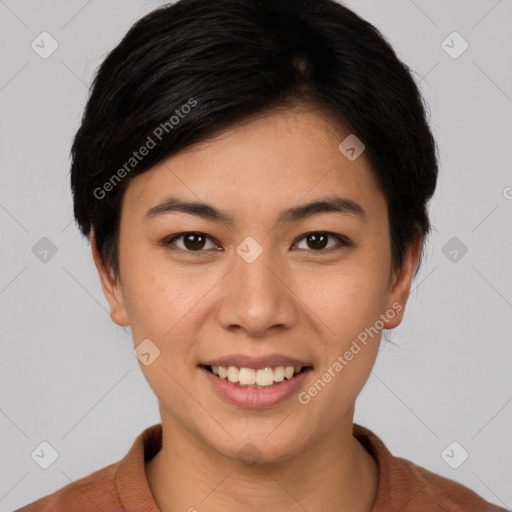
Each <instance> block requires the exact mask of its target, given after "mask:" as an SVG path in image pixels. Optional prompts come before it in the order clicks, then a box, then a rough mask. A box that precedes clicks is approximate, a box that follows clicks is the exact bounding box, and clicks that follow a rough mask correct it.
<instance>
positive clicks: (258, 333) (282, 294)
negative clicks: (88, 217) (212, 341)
mask: <svg viewBox="0 0 512 512" xmlns="http://www.w3.org/2000/svg"><path fill="white" fill-rule="evenodd" d="M233 264H234V268H233V269H232V271H231V272H230V273H229V277H228V280H227V281H226V284H225V286H224V289H223V293H222V296H221V297H220V298H219V302H218V303H217V305H216V307H215V311H216V315H217V321H218V322H219V324H220V325H221V326H222V327H223V328H224V329H227V330H230V331H237V330H244V331H246V333H247V334H248V335H249V336H251V337H263V336H268V334H269V332H270V331H279V330H286V329H289V328H291V327H293V325H295V324H296V322H297V319H298V317H299V315H298V309H297V302H296V301H297V298H296V297H295V295H294V293H293V290H292V287H291V286H290V284H291V283H289V282H287V281H289V276H288V275H287V273H286V272H285V271H284V270H283V265H279V264H278V262H277V261H275V260H274V259H273V258H272V254H271V251H270V250H269V251H265V250H263V252H262V253H261V254H260V256H259V257H258V258H257V259H256V260H254V261H252V262H248V261H246V260H244V259H243V258H242V257H239V255H238V254H236V255H235V257H234V263H233Z"/></svg>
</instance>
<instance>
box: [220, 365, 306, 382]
mask: <svg viewBox="0 0 512 512" xmlns="http://www.w3.org/2000/svg"><path fill="white" fill-rule="evenodd" d="M211 369H212V372H213V373H214V374H215V375H218V376H219V377H220V378H221V379H225V378H226V377H227V379H228V380H229V382H231V383H232V384H238V385H240V386H250V387H258V386H272V385H273V384H274V383H276V382H282V381H283V380H284V379H285V378H286V379H291V378H292V377H293V376H294V375H297V374H298V373H299V372H300V371H301V369H302V366H295V367H294V366H286V367H285V366H277V367H275V368H269V367H267V368H260V369H258V370H255V369H253V368H245V367H244V368H238V367H236V366H228V367H226V366H212V367H211Z"/></svg>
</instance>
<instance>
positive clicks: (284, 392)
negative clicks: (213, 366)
mask: <svg viewBox="0 0 512 512" xmlns="http://www.w3.org/2000/svg"><path fill="white" fill-rule="evenodd" d="M199 369H200V370H201V371H202V372H203V374H205V376H206V378H207V379H208V381H209V382H210V383H211V384H212V386H213V387H214V389H215V390H216V391H217V392H218V393H219V394H220V395H221V396H222V397H223V398H225V399H227V400H228V401H229V402H231V403H232V404H234V405H237V406H238V407H245V408H247V409H261V408H264V407H273V406H275V405H278V404H280V403H281V402H284V401H285V400H286V399H287V398H289V397H290V396H292V395H293V394H294V393H295V391H297V390H298V388H299V387H300V386H301V385H302V383H303V382H304V379H305V378H306V375H307V374H308V373H309V372H310V371H311V368H307V369H306V370H304V371H302V372H300V373H299V374H297V375H296V376H295V377H293V378H291V379H285V380H283V381H282V382H279V383H277V384H274V385H273V386H272V387H269V388H243V387H240V386H237V385H235V384H232V383H231V382H229V381H228V380H226V379H221V378H220V377H217V375H215V374H213V373H212V372H210V371H208V370H207V369H206V368H205V367H204V366H200V367H199Z"/></svg>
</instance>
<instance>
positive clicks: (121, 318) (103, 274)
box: [90, 229, 130, 326]
mask: <svg viewBox="0 0 512 512" xmlns="http://www.w3.org/2000/svg"><path fill="white" fill-rule="evenodd" d="M90 243H91V252H92V257H93V260H94V264H95V266H96V269H97V270H98V274H99V277H100V282H101V288H102V289H103V294H104V295H105V298H106V299H107V302H108V303H109V306H110V318H111V319H112V321H113V322H114V323H116V324H117V325H121V326H126V325H130V321H129V318H128V313H127V311H126V307H125V301H124V294H123V288H122V285H121V283H120V282H119V280H116V279H115V275H114V271H113V269H111V268H107V267H106V266H105V264H104V262H103V260H102V259H101V256H100V253H99V251H98V248H97V246H96V238H95V235H94V230H93V229H91V235H90Z"/></svg>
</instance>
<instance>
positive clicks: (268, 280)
mask: <svg viewBox="0 0 512 512" xmlns="http://www.w3.org/2000/svg"><path fill="white" fill-rule="evenodd" d="M72 157H73V163H72V172H71V181H72V189H73V194H74V208H75V217H76V220H77V222H78V225H79V227H80V229H81V231H82V232H83V234H84V235H85V236H88V237H90V242H91V248H92V254H93V258H94V261H95V264H96V266H97V269H98V272H99V276H100V279H101V283H102V287H103V291H104V293H105V296H106V298H107V300H108V302H109V305H110V315H111V318H112V320H113V321H114V322H115V323H117V324H118V325H122V326H128V325H129V326H130V327H131V330H132V335H133V339H134V346H135V354H136V355H137V357H138V359H139V361H140V363H141V369H142V371H143V372H144V375H145V377H146V379H147V381H148V383H149V384H150V386H151V388H152V390H153V391H154V393H155V395H156V396H157V398H158V400H159V407H160V414H161V424H158V425H154V426H152V427H150V428H148V429H146V430H145V431H144V432H142V433H141V434H140V436H139V437H138V438H137V439H136V440H135V442H134V444H133V446H132V448H131V450H130V452H129V453H128V454H127V455H126V457H125V458H123V460H121V461H120V462H118V463H116V464H113V465H111V466H108V467H107V468H104V469H101V470H99V471H97V472H95V473H93V474H91V475H89V476H88V477H85V478H83V479H81V480H78V481H77V482H74V483H72V484H70V485H68V486H66V487H64V488H63V489H61V490H59V491H57V492H56V493H54V494H52V495H50V496H47V497H46V498H42V499H41V500H39V501H36V502H34V503H32V504H31V505H27V506H26V507H24V508H22V509H21V510H23V511H24V512H31V511H36V510H37V511H43V510H52V511H58V510H62V511H64V510H66V511H70V510H74V511H82V510H109V511H111V510H112V511H113V510H116V511H121V510H126V511H132V510H133V511H135V510H145V511H157V510H161V511H164V512H167V511H175V510H188V511H195V510H197V511H199V512H200V511H201V510H211V511H214V510H215V511H221V510H222V511H231V510H233V511H234V510H240V509H241V508H242V507H243V508H244V509H245V510H254V511H256V510H257V511H260V510H265V511H281V510H288V511H295V510H297V511H298V510H302V511H303V510H307V511H309V512H315V511H351V512H369V511H373V512H384V511H392V510H393V511H394V510H396V511H415V512H417V511H425V512H426V511H429V512H431V511H433V510H436V511H437V510H450V511H460V512H462V511H464V512H467V511H470V510H471V511H475V512H476V511H477V510H478V511H483V510H485V511H495V510H496V511H497V510H500V509H499V508H498V507H497V506H495V505H492V504H490V503H488V502H486V501H484V500H483V499H482V498H480V497H479V496H477V495H476V494H475V493H474V492H472V491H471V490H469V489H468V488H466V487H464V486H462V485H460V484H458V483H456V482H454V481H452V480H448V479H446V478H443V477H441V476H439V475H437V474H434V473H432V472H430V471H428V470H426V469H424V468H422V467H419V466H416V465H414V464H413V463H412V462H409V461H406V460H404V459H400V458H396V457H394V456H393V455H392V454H391V453H390V452H389V451H388V450H387V448H386V447H385V446H384V444H383V443H382V441H381V440H380V439H379V438H378V437H377V436H376V435H375V434H374V433H372V432H371V431H370V430H368V429H366V428H364V427H362V426H360V425H356V424H354V423H353V414H354V405H355V401H356V399H357V396H358V395H359V393H360V391H361V390H362V388H363V386H364V384H365V382H366V380H367V379H368V377H369V374H370V372H371V369H372V366H373V364H374V362H375V358H376V356H377V352H378V347H379V343H380V339H381V334H382V330H383V329H393V328H394V327H396V326H397V325H399V324H400V322H401V321H402V318H403V315H404V312H405V305H406V302H407V298H408V295H409V291H410V287H411V282H412V280H413V278H414V275H415V273H416V271H417V269H418V265H419V260H420V257H421V252H422V247H423V243H424V240H425V237H426V236H427V234H428V232H429V219H428V216H427V210H426V208H427V204H428V201H429V199H430V198H431V196H432V194H433V193H434V190H435V185H436V178H437V171H438V165H437V157H436V148H435V142H434V140H433V137H432V134H431V132H430V129H429V126H428V123H427V120H426V115H425V110H424V107H423V102H422V99H421V96H420V94H419V92H418V89H417V87H416V85H415V83H414V81H413V79H412V78H411V75H410V73H409V71H408V69H407V68H406V67H405V65H404V64H402V63H401V62H400V61H399V60H398V59H397V57H396V55H395V53H394V51H393V50H392V48H391V47H390V46H389V44H388V43H387V42H386V41H385V40H384V39H383V37H382V36H381V35H380V34H379V32H378V31H377V30H376V29H375V28H374V27H373V26H371V25H370V24H368V23H367V22H365V21H364V20H362V19H361V18H359V17H358V16H357V15H355V14H354V13H353V12H351V11H350V10H348V9H347V8H345V7H343V6H342V5H340V4H338V3H335V2H334V1H332V0H309V1H308V0H265V1H264V0H259V1H251V0H220V1H216V2H210V1H208V0H181V1H179V2H177V3H176V4H174V5H171V6H165V7H163V8H160V9H158V10H156V11H154V12H152V13H150V14H149V15H147V16H145V17H144V18H143V19H141V20H140V21H139V22H138V23H136V24H135V26H134V27H132V29H131V30H130V31H129V32H128V34H127V35H126V36H125V38H124V39H123V40H122V41H121V43H120V44H119V45H118V46H117V47H116V48H115V49H114V50H113V51H112V52H111V53H110V55H109V56H108V57H107V58H106V60H105V61H104V63H103V64H102V66H101V67H100V69H99V72H98V74H97V77H96V79H95V81H94V84H93V87H92V92H91V96H90V98H89V101H88V104H87V107H86V111H85V114H84V117H83V120H82V125H81V127H80V129H79V131H78V133H77V134H76V137H75V141H74V144H73V148H72ZM501 510H502V509H501Z"/></svg>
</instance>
